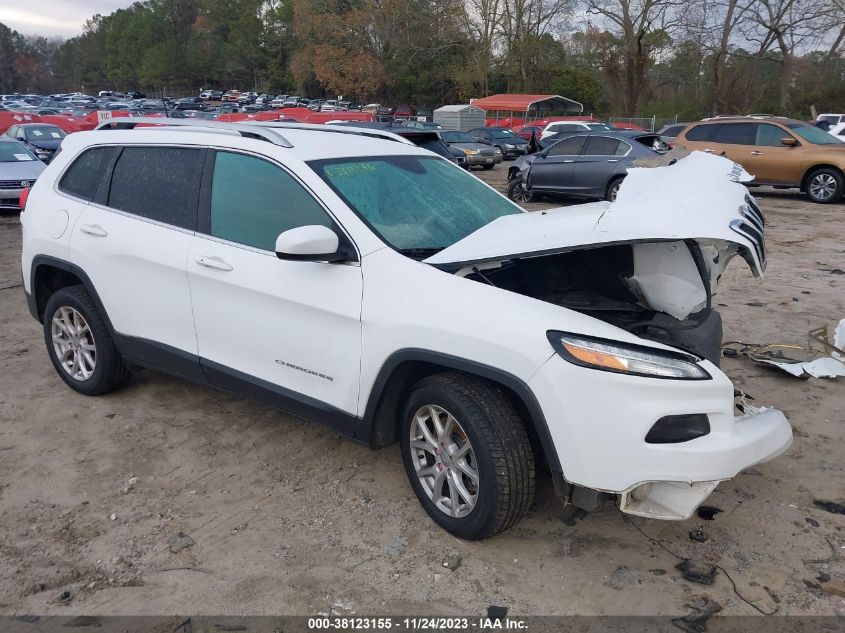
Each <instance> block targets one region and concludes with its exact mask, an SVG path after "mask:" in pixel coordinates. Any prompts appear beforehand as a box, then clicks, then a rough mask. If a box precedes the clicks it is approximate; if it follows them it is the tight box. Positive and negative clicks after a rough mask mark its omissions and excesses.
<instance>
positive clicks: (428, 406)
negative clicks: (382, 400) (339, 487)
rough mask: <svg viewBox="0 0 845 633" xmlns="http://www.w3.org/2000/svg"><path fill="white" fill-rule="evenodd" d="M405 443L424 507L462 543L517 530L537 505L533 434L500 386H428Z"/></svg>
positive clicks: (473, 382)
mask: <svg viewBox="0 0 845 633" xmlns="http://www.w3.org/2000/svg"><path fill="white" fill-rule="evenodd" d="M435 420H436V421H435ZM423 427H425V429H423ZM400 442H401V449H402V460H403V462H404V464H405V471H406V474H407V475H408V480H409V481H410V483H411V487H412V488H413V490H414V493H415V494H416V495H417V499H419V501H420V503H421V504H422V506H423V508H424V509H425V511H426V512H427V513H428V514H429V516H430V517H431V518H432V519H434V521H435V522H436V523H438V524H439V525H440V526H441V527H442V528H444V529H445V530H446V531H448V532H450V533H452V534H454V535H455V536H457V537H459V538H463V539H467V540H471V541H475V540H481V539H484V538H487V537H489V536H493V535H494V534H497V533H498V532H501V531H503V530H506V529H508V528H510V527H511V526H513V525H515V524H516V523H517V522H518V521H519V520H520V519H521V518H522V517H523V515H524V514H525V512H526V511H527V510H528V508H529V507H530V505H531V503H532V501H533V499H534V478H535V470H534V454H533V452H532V450H531V443H530V441H529V439H528V433H527V431H526V429H525V426H524V424H523V421H522V420H521V419H520V417H519V415H518V414H517V412H516V409H515V408H514V406H513V404H512V403H511V401H510V400H509V398H508V397H507V396H506V395H505V393H504V392H503V391H502V390H501V389H500V388H498V387H497V386H496V385H494V384H492V383H489V382H487V381H484V380H481V379H477V378H474V377H472V376H468V375H466V374H462V373H458V372H447V373H442V374H435V375H433V376H429V377H427V378H423V379H422V380H420V381H419V382H418V383H417V384H416V385H415V386H414V388H413V391H412V393H411V395H410V397H409V398H408V404H407V406H406V407H405V412H404V415H403V418H402V431H401V440H400ZM453 482H454V483H453Z"/></svg>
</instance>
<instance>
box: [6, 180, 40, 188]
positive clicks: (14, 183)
mask: <svg viewBox="0 0 845 633" xmlns="http://www.w3.org/2000/svg"><path fill="white" fill-rule="evenodd" d="M23 181H26V182H28V183H29V186H30V187H31V186H32V185H34V184H35V178H32V179H26V178H21V179H19V180H0V189H20V188H21V183H22V182H23Z"/></svg>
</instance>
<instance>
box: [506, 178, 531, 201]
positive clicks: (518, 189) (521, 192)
mask: <svg viewBox="0 0 845 633" xmlns="http://www.w3.org/2000/svg"><path fill="white" fill-rule="evenodd" d="M508 198H510V199H511V200H513V201H514V202H517V203H524V202H531V201H532V200H533V199H534V193H533V192H532V191H531V190H530V189H527V188H526V187H525V183H523V182H522V176H516V177H515V178H514V179H513V180H511V181H510V182H509V183H508Z"/></svg>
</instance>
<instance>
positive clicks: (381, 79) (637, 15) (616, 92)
mask: <svg viewBox="0 0 845 633" xmlns="http://www.w3.org/2000/svg"><path fill="white" fill-rule="evenodd" d="M843 49H845V0H687V1H684V0H146V1H144V2H136V3H134V4H132V5H131V6H129V7H127V8H125V9H119V10H117V11H115V12H114V13H112V14H110V15H106V16H103V15H95V16H93V17H92V18H91V19H89V20H88V21H87V22H86V23H85V25H84V28H83V32H82V33H81V34H80V35H79V36H77V37H74V38H71V39H68V40H66V41H62V40H60V39H56V38H52V39H51V38H45V37H35V36H28V37H24V36H22V35H20V34H19V33H16V32H15V31H13V30H11V29H9V28H7V27H6V26H4V25H2V24H0V92H2V93H6V92H11V91H21V92H41V93H44V92H48V93H52V92H59V91H73V90H83V89H84V90H87V91H95V90H101V89H114V90H132V89H140V90H142V91H145V92H150V93H154V94H160V93H161V91H162V90H164V89H167V90H168V91H170V92H176V91H183V92H187V91H194V90H198V89H200V88H221V89H228V88H236V89H241V90H256V91H261V92H265V91H266V92H271V93H287V94H300V95H302V96H311V97H315V96H338V95H343V96H344V97H345V98H347V99H352V100H357V101H368V102H369V101H378V102H383V103H390V104H396V103H407V104H412V105H417V106H422V105H429V106H430V105H439V104H443V103H459V102H466V101H467V100H468V99H470V98H472V97H479V96H485V95H488V94H494V93H498V92H529V93H532V92H534V93H552V94H561V95H564V96H566V97H570V98H572V99H575V100H577V101H580V102H582V103H583V104H584V107H585V111H586V112H595V113H598V114H617V115H622V116H636V115H640V114H647V115H652V114H656V115H657V116H661V117H665V116H673V115H678V116H679V117H680V118H681V119H689V118H697V117H700V116H705V115H712V114H727V113H749V112H768V113H777V114H788V115H795V116H801V117H802V118H807V117H808V116H810V109H811V107H816V108H818V110H819V111H824V110H835V111H841V110H842V108H843V105H845V59H843Z"/></svg>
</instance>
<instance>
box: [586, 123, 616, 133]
mask: <svg viewBox="0 0 845 633" xmlns="http://www.w3.org/2000/svg"><path fill="white" fill-rule="evenodd" d="M587 127H588V128H590V129H591V130H600V131H602V132H612V131H613V130H615V129H616V128H615V127H613V126H612V125H608V124H607V123H587Z"/></svg>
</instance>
